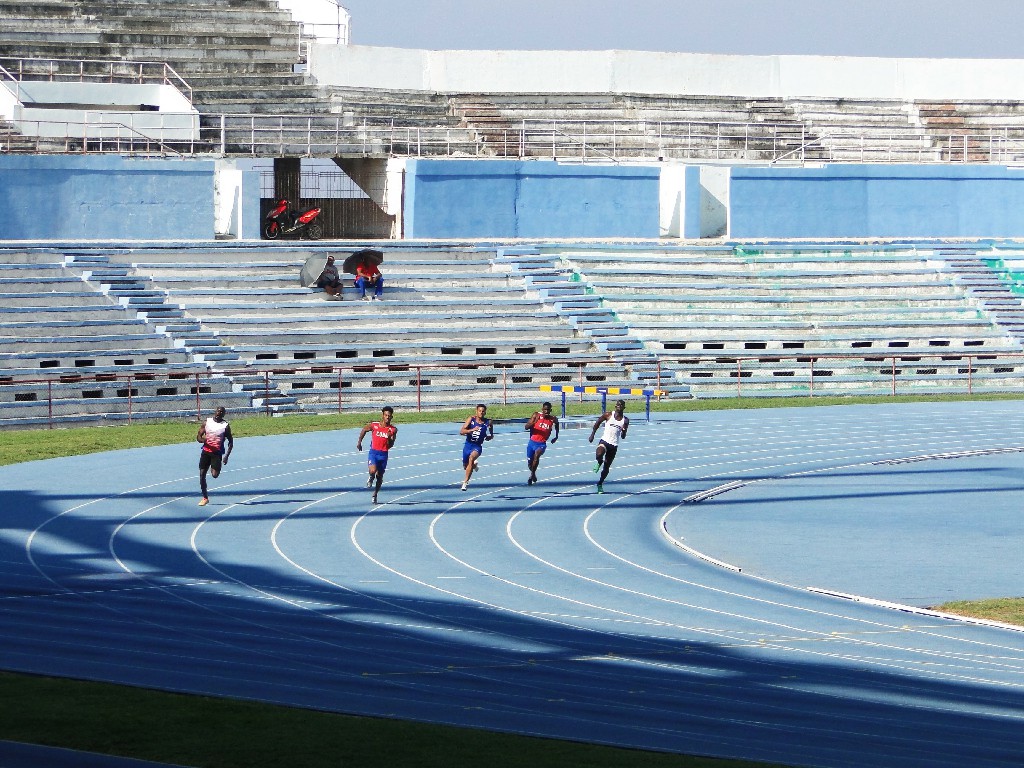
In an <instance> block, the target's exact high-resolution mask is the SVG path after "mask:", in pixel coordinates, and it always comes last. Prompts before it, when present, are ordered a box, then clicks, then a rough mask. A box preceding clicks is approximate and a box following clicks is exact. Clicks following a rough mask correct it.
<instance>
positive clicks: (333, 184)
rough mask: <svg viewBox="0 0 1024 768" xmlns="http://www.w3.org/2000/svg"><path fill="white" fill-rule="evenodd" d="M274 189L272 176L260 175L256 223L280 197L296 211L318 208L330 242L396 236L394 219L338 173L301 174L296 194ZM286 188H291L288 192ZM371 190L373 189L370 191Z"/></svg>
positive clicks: (268, 173) (277, 186)
mask: <svg viewBox="0 0 1024 768" xmlns="http://www.w3.org/2000/svg"><path fill="white" fill-rule="evenodd" d="M281 186H282V185H281V184H280V183H278V184H277V185H276V186H275V174H274V173H273V172H271V171H267V172H263V173H261V174H260V191H261V194H260V197H261V198H262V199H261V201H260V220H261V221H262V220H263V217H264V216H266V215H267V211H269V210H270V209H271V208H272V207H273V206H274V203H275V202H276V200H278V199H279V198H281V197H284V198H286V199H288V200H290V201H291V202H292V205H293V207H295V208H296V209H297V210H299V211H305V210H306V209H308V208H312V207H314V206H319V207H320V208H321V209H323V211H322V213H321V214H320V222H321V224H322V226H323V228H324V237H325V238H330V239H339V240H340V239H348V238H357V239H374V240H379V239H390V238H394V237H398V236H399V235H400V233H398V232H396V231H395V219H396V217H395V216H392V215H389V214H388V213H386V212H385V211H384V210H383V209H382V208H381V207H380V206H379V205H377V203H376V202H375V201H374V200H373V199H372V198H371V197H370V196H369V195H367V194H366V192H365V191H363V190H362V189H361V188H360V187H359V186H358V185H357V184H356V183H355V182H354V181H353V180H352V179H351V178H349V176H347V175H346V174H345V173H343V172H342V171H340V170H339V171H319V172H306V171H303V172H302V173H301V176H300V180H299V189H298V194H296V190H295V189H294V185H284V186H285V187H286V188H285V189H280V188H279V187H281ZM287 187H292V189H291V190H290V191H289V189H288V188H287ZM371 191H373V190H371Z"/></svg>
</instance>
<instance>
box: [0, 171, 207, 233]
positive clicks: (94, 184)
mask: <svg viewBox="0 0 1024 768" xmlns="http://www.w3.org/2000/svg"><path fill="white" fill-rule="evenodd" d="M213 178H214V163H213V162H212V161H210V160H149V159H137V158H125V157H119V156H115V155H88V156H83V157H74V156H68V155H45V156H38V155H26V156H6V157H0V205H2V206H3V211H4V226H3V228H2V230H0V231H2V235H0V238H2V239H4V240H35V239H55V240H60V239H147V240H148V239H176V240H181V239H186V240H209V239H211V238H213V236H214V209H213Z"/></svg>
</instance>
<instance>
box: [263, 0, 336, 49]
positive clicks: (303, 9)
mask: <svg viewBox="0 0 1024 768" xmlns="http://www.w3.org/2000/svg"><path fill="white" fill-rule="evenodd" d="M277 4H278V5H279V6H280V7H281V9H282V10H285V11H290V12H291V14H292V18H293V19H295V20H296V21H298V22H300V23H301V24H302V25H303V30H302V31H303V32H304V33H305V34H307V35H313V36H314V37H315V38H316V39H317V40H318V41H319V42H321V43H325V44H330V45H347V44H348V41H349V31H350V29H351V15H350V14H349V12H348V10H347V9H345V8H344V7H342V6H341V5H339V4H338V3H336V2H334V0H277Z"/></svg>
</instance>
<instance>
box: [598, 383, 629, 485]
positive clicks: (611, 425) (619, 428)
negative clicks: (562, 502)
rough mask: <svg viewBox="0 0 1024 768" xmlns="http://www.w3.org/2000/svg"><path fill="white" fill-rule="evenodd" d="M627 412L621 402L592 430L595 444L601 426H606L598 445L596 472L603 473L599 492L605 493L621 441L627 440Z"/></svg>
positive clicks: (604, 415) (599, 419)
mask: <svg viewBox="0 0 1024 768" xmlns="http://www.w3.org/2000/svg"><path fill="white" fill-rule="evenodd" d="M625 410H626V402H625V401H624V400H619V401H618V402H616V403H615V410H614V411H611V412H610V413H602V414H601V415H600V416H598V417H597V421H595V422H594V428H593V429H591V430H590V442H594V436H595V435H596V434H597V430H598V428H599V427H601V425H602V424H603V425H604V432H602V433H601V440H600V441H599V442H598V444H597V456H596V458H597V463H596V464H595V465H594V471H595V472H598V471H600V472H601V478H600V479H599V480H598V481H597V492H598V493H604V481H605V478H607V477H608V470H609V469H611V466H612V462H613V461H615V454H616V453H618V450H619V440H625V439H626V432H627V431H629V417H628V416H626V415H625V413H623V412H624V411H625Z"/></svg>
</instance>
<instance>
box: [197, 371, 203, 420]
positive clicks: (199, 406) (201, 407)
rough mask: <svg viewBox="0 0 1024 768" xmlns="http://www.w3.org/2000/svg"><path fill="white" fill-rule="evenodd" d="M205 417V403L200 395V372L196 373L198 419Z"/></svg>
mask: <svg viewBox="0 0 1024 768" xmlns="http://www.w3.org/2000/svg"><path fill="white" fill-rule="evenodd" d="M202 418H203V404H202V402H201V400H200V397H199V374H198V373H197V374H196V421H199V420H200V419H202Z"/></svg>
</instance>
